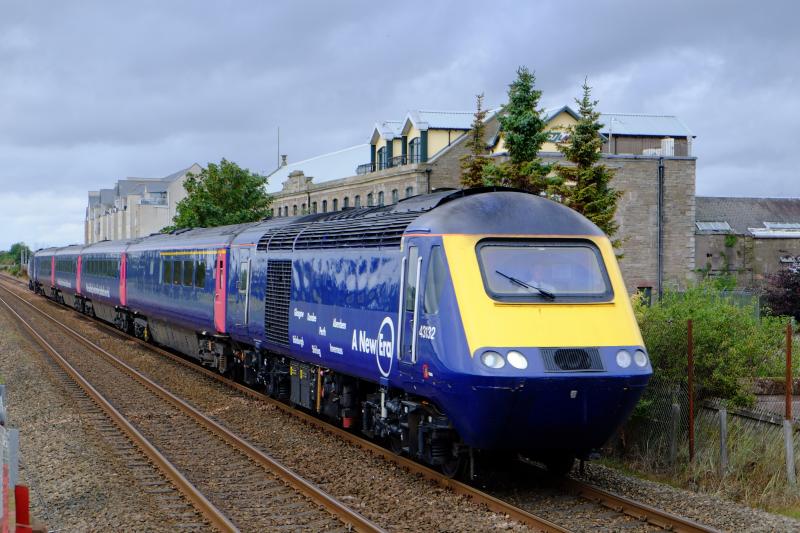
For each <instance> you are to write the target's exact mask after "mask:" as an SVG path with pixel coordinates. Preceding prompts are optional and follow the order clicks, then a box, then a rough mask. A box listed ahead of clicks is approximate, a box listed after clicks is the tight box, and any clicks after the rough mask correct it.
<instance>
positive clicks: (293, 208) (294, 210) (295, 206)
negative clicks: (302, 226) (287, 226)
mask: <svg viewBox="0 0 800 533" xmlns="http://www.w3.org/2000/svg"><path fill="white" fill-rule="evenodd" d="M292 215H294V216H297V204H294V205H293V206H292Z"/></svg>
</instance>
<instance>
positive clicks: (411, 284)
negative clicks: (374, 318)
mask: <svg viewBox="0 0 800 533" xmlns="http://www.w3.org/2000/svg"><path fill="white" fill-rule="evenodd" d="M421 271H422V256H421V255H420V253H419V246H417V245H416V244H414V243H413V240H412V242H411V243H410V245H409V247H408V253H407V254H406V257H404V258H403V274H402V276H401V277H402V289H401V293H400V304H399V306H400V323H401V326H400V332H401V335H400V351H399V353H398V355H399V359H400V362H401V363H405V364H406V365H413V364H414V363H416V362H417V340H418V339H417V331H416V330H417V323H418V321H419V290H418V289H419V283H420V273H421ZM401 371H402V366H401Z"/></svg>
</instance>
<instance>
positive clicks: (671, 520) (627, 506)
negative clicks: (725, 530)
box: [15, 295, 715, 532]
mask: <svg viewBox="0 0 800 533" xmlns="http://www.w3.org/2000/svg"><path fill="white" fill-rule="evenodd" d="M15 296H16V297H17V298H19V299H20V300H21V301H23V302H24V303H26V304H27V305H29V306H32V304H30V303H29V302H27V301H25V300H24V299H22V298H20V297H19V296H17V295H15ZM47 302H48V303H49V304H50V305H53V306H57V307H59V308H62V307H61V306H58V304H55V303H54V302H51V301H49V300H47ZM32 307H34V308H36V307H35V306H32ZM92 323H93V324H94V325H95V326H97V327H99V328H101V329H103V330H104V331H107V332H108V333H110V334H111V335H113V336H115V337H117V338H120V339H126V340H128V341H133V342H136V343H137V344H139V345H141V346H142V347H144V348H146V349H147V350H149V351H152V352H155V353H157V354H159V355H160V356H163V357H166V358H169V359H170V360H172V361H174V362H176V363H178V364H180V365H183V366H185V367H187V368H190V369H191V370H192V371H194V372H197V373H200V374H202V375H204V376H206V377H209V378H211V379H212V380H215V381H217V382H220V383H222V384H224V385H225V386H227V387H229V388H232V389H234V390H236V391H238V392H240V393H242V394H244V395H246V396H248V397H251V398H253V399H256V400H259V401H261V402H265V403H267V404H269V405H272V406H274V407H275V408H277V409H279V410H281V411H283V412H285V413H287V414H289V415H291V416H293V417H295V418H298V419H300V420H302V421H304V422H306V423H308V424H311V425H313V426H315V427H318V428H320V429H322V430H324V431H326V432H328V433H332V434H334V435H336V436H338V437H339V438H341V439H343V440H345V441H346V442H348V443H351V444H353V445H356V446H358V447H360V448H361V449H364V450H366V451H368V452H370V453H373V454H375V455H377V456H379V457H381V458H383V459H385V460H387V461H390V462H392V463H394V464H396V465H397V466H399V467H401V468H404V469H406V470H408V471H410V472H413V473H415V474H418V475H420V476H422V477H424V478H426V479H428V480H431V481H432V482H434V483H436V484H438V485H440V486H442V487H446V488H448V489H450V490H452V491H453V492H454V493H456V494H459V495H461V496H463V497H466V498H468V499H470V500H472V501H473V502H475V503H477V504H479V505H482V506H485V507H487V508H489V509H490V510H492V511H495V512H498V513H503V514H505V515H507V516H509V517H510V518H512V519H514V520H516V521H518V522H521V523H523V524H525V525H527V526H528V527H530V528H532V529H534V530H536V531H562V532H563V531H569V530H568V529H566V528H564V527H561V526H559V525H556V524H553V523H551V522H548V521H547V520H544V519H542V518H541V517H539V516H536V515H534V514H532V513H530V512H528V511H525V510H523V509H520V508H518V507H515V506H513V505H511V504H509V503H508V502H505V501H503V500H501V499H498V498H495V497H493V496H491V495H489V494H487V493H485V492H483V491H480V490H478V489H476V488H475V487H472V486H470V485H467V484H464V483H461V482H459V481H455V480H452V479H448V478H446V477H444V476H442V475H441V474H440V473H438V472H436V471H434V470H432V469H430V468H428V467H426V466H424V465H421V464H419V463H417V462H415V461H412V460H410V459H408V458H405V457H402V456H397V455H395V454H394V453H392V452H391V451H389V450H387V449H385V448H383V447H381V446H379V445H377V444H375V443H373V442H370V441H367V440H365V439H363V438H361V437H359V436H357V435H355V434H353V433H350V432H347V431H344V430H342V429H340V428H337V427H335V426H332V425H330V424H328V423H326V422H324V421H321V420H319V419H317V418H315V417H314V416H311V415H309V414H307V413H304V412H302V411H298V410H296V409H293V408H291V407H289V406H288V405H285V404H283V403H281V402H278V401H276V400H274V399H272V398H270V397H268V396H266V395H264V394H262V393H260V392H258V391H255V390H253V389H251V388H248V387H246V386H244V385H241V384H239V383H237V382H235V381H232V380H230V379H228V378H225V377H223V376H221V375H219V374H218V373H216V372H213V371H210V370H208V369H205V368H203V367H201V366H199V365H197V364H195V363H193V362H191V361H189V360H187V359H185V358H183V357H181V356H178V355H175V354H174V353H171V352H169V351H166V350H164V349H161V348H159V347H157V346H154V345H152V344H149V343H145V342H143V341H141V340H139V339H135V338H134V337H131V336H128V335H126V334H124V333H123V332H121V331H119V330H117V329H116V328H113V327H112V326H109V325H107V324H105V323H102V322H100V321H92ZM62 327H66V326H64V325H62ZM561 490H563V491H564V492H567V493H569V494H573V495H575V496H576V497H578V498H581V499H584V500H588V501H591V502H594V503H596V504H598V505H601V506H603V507H605V508H607V509H610V510H613V511H614V512H616V513H624V514H626V515H628V516H630V517H633V518H635V519H636V520H638V521H641V522H646V523H648V524H651V525H652V526H655V527H656V528H660V529H663V530H667V531H681V532H700V531H704V532H705V531H715V530H714V529H712V528H708V527H706V526H703V525H701V524H698V523H696V522H694V521H692V520H689V519H686V518H683V517H680V516H677V515H674V514H672V513H668V512H666V511H663V510H660V509H656V508H654V507H651V506H648V505H646V504H642V503H639V502H636V501H634V500H631V499H629V498H625V497H622V496H619V495H615V494H613V493H610V492H608V491H605V490H602V489H599V488H597V487H593V486H591V485H588V484H586V483H584V482H582V481H579V480H575V479H566V480H565V481H564V482H563V484H562V485H561Z"/></svg>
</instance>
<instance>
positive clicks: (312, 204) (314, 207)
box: [311, 202, 317, 213]
mask: <svg viewBox="0 0 800 533" xmlns="http://www.w3.org/2000/svg"><path fill="white" fill-rule="evenodd" d="M311 212H312V213H316V212H317V202H312V203H311Z"/></svg>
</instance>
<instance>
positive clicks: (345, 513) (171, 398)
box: [0, 285, 384, 532]
mask: <svg viewBox="0 0 800 533" xmlns="http://www.w3.org/2000/svg"><path fill="white" fill-rule="evenodd" d="M0 286H2V285H0ZM3 289H4V290H6V291H7V292H8V294H11V295H12V296H13V297H14V298H16V299H17V300H19V301H20V302H22V303H23V304H25V305H26V306H28V307H30V308H32V309H34V310H35V311H36V312H37V313H39V314H40V315H41V316H43V317H45V318H46V319H48V320H49V321H51V322H52V323H54V324H56V325H57V326H59V327H60V328H61V329H63V330H64V331H66V332H67V333H68V334H69V335H70V336H72V337H73V338H74V339H76V340H77V341H78V342H80V343H81V344H83V345H84V346H86V347H87V348H89V349H90V350H92V351H93V352H95V353H97V354H98V355H100V356H102V357H103V358H105V359H106V360H108V361H109V362H111V363H112V364H113V365H115V366H116V367H117V368H119V369H121V370H122V371H123V372H124V373H126V374H128V375H129V376H130V377H132V378H133V379H135V380H136V381H137V382H139V383H140V384H142V385H143V386H144V387H145V388H147V389H149V390H150V391H151V392H153V393H155V394H156V395H157V396H159V397H161V398H162V399H164V400H165V401H166V402H168V403H171V404H172V405H173V406H174V407H176V408H177V409H178V410H180V411H181V412H183V413H184V414H187V415H189V416H190V417H192V418H193V419H195V421H196V422H198V423H199V424H200V425H202V426H204V427H205V428H206V429H208V430H209V431H211V432H212V433H214V434H215V435H217V436H218V437H220V438H221V439H222V440H224V441H225V442H227V443H228V444H229V445H230V446H231V447H233V448H236V449H237V450H239V451H241V452H242V453H244V454H245V455H247V456H248V457H249V458H250V459H251V460H253V461H254V462H255V463H256V464H258V465H260V466H262V467H264V468H267V469H268V470H270V471H271V472H272V473H273V474H275V475H276V476H277V477H279V478H280V479H282V480H283V481H284V482H285V483H286V484H288V485H289V486H291V487H292V488H294V489H295V490H297V491H298V492H300V493H301V494H303V495H305V496H306V497H308V498H309V499H310V500H312V501H314V502H315V503H317V504H319V505H321V506H322V507H324V508H325V509H327V510H328V511H329V512H330V513H331V514H332V515H334V516H336V517H338V518H339V519H341V520H342V521H343V522H344V523H345V524H350V525H352V527H353V528H355V530H356V531H362V532H382V531H384V530H383V529H382V528H380V527H379V526H377V525H376V524H374V523H373V522H371V521H369V520H368V519H366V518H365V517H363V516H361V515H360V514H359V513H357V512H355V511H353V510H352V509H350V508H349V507H347V506H346V505H344V504H343V503H341V502H339V501H338V500H336V499H335V498H333V497H332V496H331V495H329V494H328V493H326V492H324V491H323V490H322V489H320V488H319V487H317V486H316V485H314V484H312V483H310V482H308V481H307V480H305V479H304V478H302V477H301V476H299V475H298V474H296V473H295V472H293V471H292V470H290V469H289V468H287V467H285V466H284V465H282V464H281V463H279V462H278V461H276V460H275V459H273V458H272V457H270V456H268V455H267V454H265V453H264V452H262V451H260V450H259V449H257V448H255V447H254V446H253V445H252V444H250V443H249V442H247V441H246V440H244V439H242V438H240V437H239V436H237V435H235V434H234V433H233V432H231V431H230V430H228V429H227V428H225V427H224V426H222V425H220V424H218V423H216V422H215V421H213V420H212V419H210V418H209V417H208V416H206V415H205V414H203V413H201V412H200V411H198V410H197V409H195V408H194V407H192V406H191V405H189V404H188V403H186V402H185V401H183V400H181V399H180V398H178V397H177V396H175V395H174V394H172V393H171V392H169V391H168V390H166V389H165V388H163V387H161V386H160V385H158V384H157V383H155V382H154V381H152V380H150V379H149V378H148V377H146V376H144V375H143V374H141V373H140V372H138V371H137V370H135V369H134V368H132V367H131V366H129V365H128V364H127V363H125V362H124V361H122V360H120V359H119V358H117V357H116V356H114V355H113V354H111V353H109V352H108V351H106V350H105V349H103V348H101V347H100V346H98V345H96V344H95V343H93V342H92V341H91V340H89V339H87V338H86V337H84V336H83V335H81V334H80V333H78V332H77V331H75V330H73V329H72V328H70V327H69V326H67V325H66V324H64V323H62V322H61V321H59V320H57V319H55V318H53V317H51V316H49V315H47V314H46V313H44V312H43V311H42V310H41V309H39V308H37V307H36V306H35V305H33V304H31V303H30V302H28V301H26V300H25V299H24V298H21V297H20V296H18V295H16V294H14V293H13V292H11V291H9V290H8V289H7V288H6V287H3ZM0 302H1V303H2V304H3V305H5V306H6V307H7V308H8V309H9V311H11V312H12V313H13V314H14V316H15V317H16V318H17V320H18V321H20V322H21V323H22V324H23V325H24V326H25V327H26V328H27V329H28V330H30V332H31V333H32V334H33V335H34V337H35V338H36V340H37V342H38V343H39V344H40V345H41V346H42V347H43V348H45V350H46V351H47V352H48V353H50V354H51V355H53V356H54V357H56V358H57V362H58V363H59V364H60V365H61V366H62V368H64V369H65V371H66V372H67V373H68V374H69V375H70V377H71V378H73V379H74V380H75V381H76V382H78V384H79V385H81V388H83V389H84V390H87V391H91V392H89V394H90V396H92V398H93V399H95V398H97V399H101V400H100V401H102V402H105V403H104V405H105V404H107V405H108V407H109V408H111V409H114V408H113V407H112V406H111V404H110V403H108V401H107V400H105V398H103V397H102V396H100V393H99V392H97V391H96V390H95V389H94V388H93V387H92V386H91V384H89V383H88V381H86V380H85V379H84V378H83V377H82V376H80V374H79V373H78V372H77V371H76V370H75V369H74V368H73V367H72V366H70V365H69V363H68V362H67V361H66V359H64V358H63V357H62V356H61V355H60V354H58V352H56V351H55V349H54V348H53V347H52V346H51V345H50V344H49V343H47V341H46V340H44V338H43V337H41V336H40V335H39V334H38V333H37V332H36V331H35V330H34V329H33V327H32V326H31V325H30V324H29V323H27V322H26V321H25V320H24V319H23V318H22V317H21V316H20V315H19V314H18V313H17V312H16V311H14V310H13V308H11V306H10V305H9V304H8V303H7V302H6V301H5V300H4V299H3V298H2V297H0ZM62 362H63V364H62ZM84 385H85V386H84ZM104 410H105V409H104ZM109 414H110V416H111V417H112V418H113V419H114V420H115V422H117V423H118V424H120V425H121V426H124V428H125V432H126V433H128V432H129V431H131V432H135V435H136V437H134V438H136V442H140V439H141V442H142V444H143V446H144V448H143V450H145V453H147V455H148V457H150V456H151V455H150V453H148V451H151V452H155V454H157V455H153V456H152V459H153V460H154V461H156V462H157V464H158V465H159V466H161V465H162V464H164V467H165V469H166V470H165V471H169V472H170V474H171V475H170V479H173V476H174V479H175V480H176V481H175V482H176V485H178V486H179V488H181V490H182V492H183V489H184V488H185V489H186V490H187V492H186V494H187V497H190V501H192V502H193V503H197V506H198V509H199V510H200V511H201V512H203V514H204V515H206V516H207V518H209V520H212V519H213V521H212V523H213V524H215V525H217V527H220V529H222V530H223V531H236V528H235V526H234V525H233V524H232V523H230V521H228V519H227V518H225V517H224V515H222V513H221V512H219V511H218V510H217V509H216V508H214V507H213V505H212V504H211V503H210V502H208V500H207V499H205V497H204V496H203V495H202V494H200V492H199V491H197V489H196V488H193V486H192V485H191V484H190V483H189V481H188V480H186V478H184V477H183V475H182V474H180V472H178V471H177V469H175V468H174V467H173V466H172V465H171V464H170V463H169V461H167V460H166V458H165V457H163V455H161V454H160V453H159V452H157V450H156V449H155V447H153V446H152V444H150V443H149V441H146V439H145V438H144V437H143V436H141V435H140V434H139V433H138V431H137V430H136V429H135V428H134V427H133V426H132V425H131V424H130V423H129V422H128V421H127V420H126V419H125V418H124V417H123V416H122V415H121V414H120V413H119V412H118V411H116V409H114V411H113V414H111V412H110V411H109ZM170 468H171V470H169V469H170ZM207 513H208V514H207ZM220 517H222V518H223V519H224V520H225V521H226V522H227V524H228V525H229V526H230V528H232V529H228V528H227V527H221V526H220V525H218V523H219V524H221V525H225V523H223V522H220Z"/></svg>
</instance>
